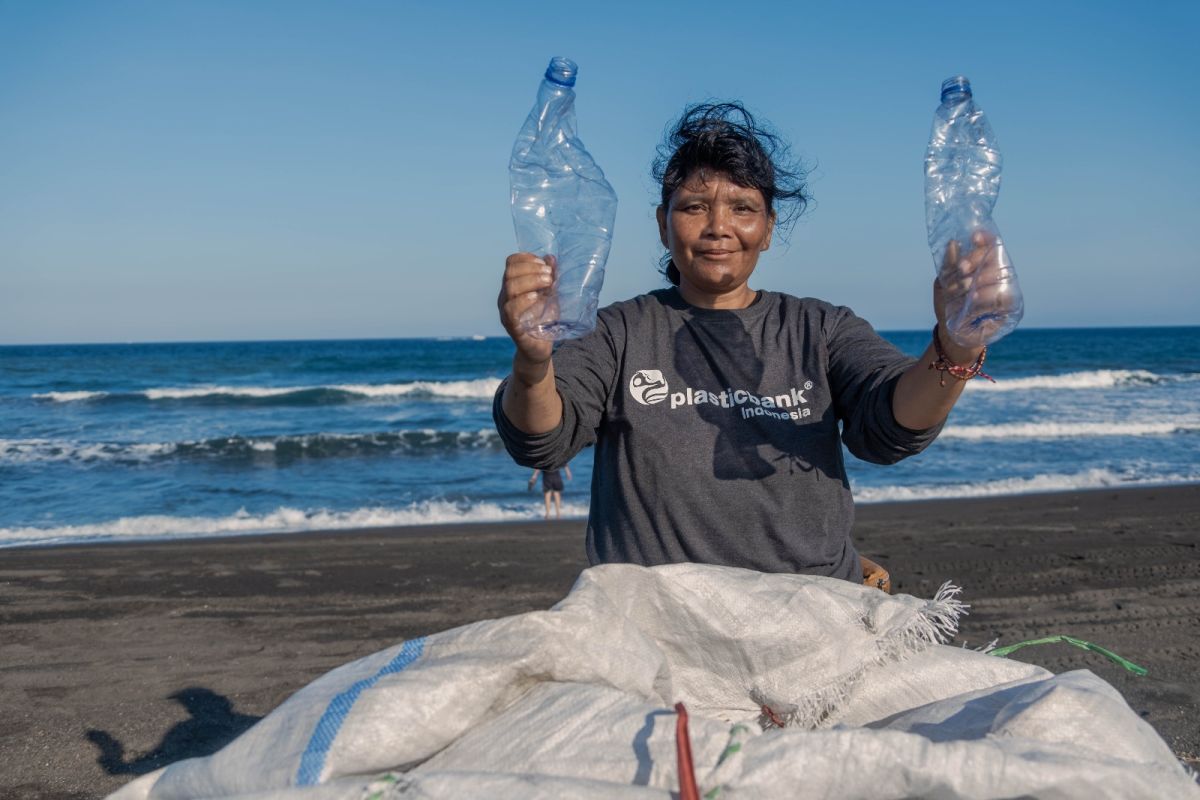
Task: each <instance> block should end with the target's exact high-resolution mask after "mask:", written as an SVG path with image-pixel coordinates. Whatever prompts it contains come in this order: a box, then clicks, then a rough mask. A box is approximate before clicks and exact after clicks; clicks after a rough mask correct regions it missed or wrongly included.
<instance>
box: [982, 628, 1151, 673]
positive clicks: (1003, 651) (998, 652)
mask: <svg viewBox="0 0 1200 800" xmlns="http://www.w3.org/2000/svg"><path fill="white" fill-rule="evenodd" d="M1058 642H1066V643H1067V644H1070V645H1074V646H1075V647H1078V648H1079V649H1080V650H1091V651H1092V652H1093V653H1099V654H1100V655H1102V656H1104V657H1105V658H1107V659H1108V660H1109V661H1111V662H1113V663H1114V664H1116V665H1118V666H1121V667H1124V668H1125V669H1127V670H1129V671H1130V672H1132V673H1133V674H1134V675H1145V674H1146V673H1147V671H1148V670H1147V669H1146V668H1145V667H1140V666H1138V665H1137V664H1135V663H1133V662H1132V661H1130V660H1129V659H1127V658H1122V657H1121V656H1119V655H1117V654H1116V653H1114V652H1113V651H1112V650H1108V649H1106V648H1103V647H1101V646H1100V645H1098V644H1092V643H1091V642H1085V641H1084V640H1083V639H1076V638H1075V637H1074V636H1064V635H1061V634H1060V635H1058V636H1047V637H1046V638H1045V639H1030V640H1029V641H1027V642H1017V643H1016V644H1009V645H1005V646H1004V647H997V648H996V649H995V650H989V651H988V655H993V656H1000V657H1001V658H1003V657H1005V656H1007V655H1008V654H1009V653H1012V652H1013V651H1015V650H1020V649H1021V648H1022V647H1028V646H1029V645H1031V644H1057V643H1058Z"/></svg>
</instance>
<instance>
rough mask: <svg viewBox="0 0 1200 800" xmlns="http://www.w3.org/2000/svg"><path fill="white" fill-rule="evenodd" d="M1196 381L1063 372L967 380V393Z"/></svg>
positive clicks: (1144, 373) (1121, 372) (1124, 372)
mask: <svg viewBox="0 0 1200 800" xmlns="http://www.w3.org/2000/svg"><path fill="white" fill-rule="evenodd" d="M1195 380H1200V374H1196V373H1189V374H1181V375H1158V374H1156V373H1153V372H1150V371H1148V370H1144V369H1096V370H1088V371H1084V372H1066V373H1063V374H1062V375H1031V376H1029V377H1027V378H1003V377H998V378H997V381H996V383H990V382H988V381H971V383H970V384H968V385H967V388H968V389H970V390H971V391H985V392H1017V391H1027V390H1029V389H1069V390H1079V389H1111V388H1116V387H1131V386H1157V385H1160V384H1164V383H1176V382H1181V381H1195Z"/></svg>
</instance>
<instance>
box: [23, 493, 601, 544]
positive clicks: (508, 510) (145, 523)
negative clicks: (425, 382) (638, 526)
mask: <svg viewBox="0 0 1200 800" xmlns="http://www.w3.org/2000/svg"><path fill="white" fill-rule="evenodd" d="M562 510H563V517H564V518H567V519H577V518H581V517H586V516H587V513H588V508H587V506H586V505H585V504H579V503H563V507H562ZM542 514H543V505H542V502H541V500H540V499H539V500H537V501H535V502H530V503H524V504H521V505H500V504H498V503H490V502H479V503H453V502H450V501H445V500H428V501H423V502H419V503H413V504H411V505H409V506H406V507H404V508H386V507H372V508H358V509H354V510H351V511H331V510H328V509H318V510H308V511H306V510H303V509H298V508H290V507H280V508H277V509H276V510H274V511H271V512H268V513H263V514H250V513H247V512H246V511H245V510H242V511H239V512H237V513H236V514H231V515H229V516H225V517H182V516H165V515H155V514H151V515H145V516H138V517H122V518H120V519H116V520H110V521H107V522H99V523H95V524H85V525H62V526H58V527H49V528H35V527H24V528H0V548H5V547H21V546H29V545H59V544H83V543H88V542H108V541H124V540H131V539H139V540H151V539H154V540H160V539H185V538H197V537H207V536H233V535H250V534H258V533H292V532H298V531H324V530H328V531H334V530H351V529H358V528H382V527H392V526H404V525H444V524H456V523H471V522H519V521H524V520H534V519H539V518H540V517H541V516H542Z"/></svg>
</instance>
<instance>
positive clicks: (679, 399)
mask: <svg viewBox="0 0 1200 800" xmlns="http://www.w3.org/2000/svg"><path fill="white" fill-rule="evenodd" d="M785 155H786V153H785V152H784V151H783V149H782V148H781V147H780V145H779V142H778V140H777V139H776V138H775V137H774V136H772V135H771V134H769V133H767V132H765V131H763V130H762V129H760V128H759V127H758V126H757V125H756V124H755V121H754V119H753V118H752V117H751V115H750V114H749V113H747V112H746V111H745V109H743V108H742V107H741V106H740V105H738V104H720V105H702V106H696V107H693V108H691V109H689V110H688V111H687V112H685V114H684V115H683V117H682V118H681V119H680V120H679V122H678V123H677V125H676V126H675V129H674V131H673V132H672V134H671V135H670V137H669V139H668V142H667V144H666V145H664V148H663V150H661V151H660V158H659V159H658V161H657V162H656V165H655V176H656V178H658V179H660V181H661V184H662V204H661V205H660V206H659V207H658V212H657V217H658V228H659V236H660V238H661V239H662V243H663V246H664V247H666V248H667V251H668V254H669V259H668V261H667V263H666V269H665V272H666V275H667V277H668V279H669V280H670V281H671V283H672V284H673V286H672V287H671V288H668V289H660V290H658V291H654V292H650V293H649V294H646V295H642V296H640V297H635V298H633V299H632V300H628V301H625V302H621V303H616V304H614V305H612V306H609V307H607V308H604V309H601V311H600V312H599V314H598V319H597V327H596V329H595V330H594V331H592V332H591V333H590V334H588V335H587V336H585V337H583V338H581V339H577V340H573V341H568V342H565V343H563V344H562V345H561V347H559V348H558V350H557V351H552V346H551V342H548V341H543V340H539V339H535V338H532V337H530V336H529V335H527V334H526V333H524V332H523V331H522V330H521V328H520V326H519V324H518V320H519V319H520V317H521V314H522V313H523V312H524V311H525V310H526V309H528V308H529V307H530V306H531V305H532V304H533V303H535V302H537V300H538V295H539V293H540V292H544V291H546V290H547V288H548V287H549V286H550V285H551V284H552V282H553V270H552V267H551V266H550V265H549V264H548V263H546V262H544V261H542V260H541V259H539V258H537V257H535V256H532V255H530V254H528V253H517V254H514V255H512V256H509V258H508V260H507V262H506V267H505V274H504V280H503V283H502V286H501V291H500V297H499V301H498V302H499V309H500V318H501V321H502V323H503V324H504V327H505V330H506V331H508V333H509V335H510V336H511V337H512V339H513V342H514V343H515V344H516V354H515V355H514V357H513V371H512V374H511V375H510V376H509V378H508V379H507V380H506V381H505V382H504V384H503V385H502V386H501V388H500V390H499V391H498V392H497V397H496V403H495V407H494V416H495V418H496V424H497V427H498V429H499V431H500V434H501V437H502V438H503V439H504V442H505V445H506V446H507V447H508V449H509V452H510V453H511V454H512V455H513V457H514V458H515V459H516V460H517V462H518V463H520V464H523V465H526V466H530V467H540V466H552V465H554V464H561V463H566V461H567V460H568V459H569V458H570V457H571V456H573V455H574V454H576V453H578V452H579V450H580V449H582V448H583V447H585V446H587V445H590V444H595V447H596V452H595V469H594V471H593V478H592V503H591V514H590V516H589V519H588V532H587V553H588V557H589V559H590V560H591V562H592V563H593V564H596V563H604V562H632V563H637V564H645V565H654V564H663V563H672V562H681V561H692V562H700V563H710V564H725V565H731V566H739V567H746V568H750V569H755V570H760V571H765V572H799V573H809V574H821V575H829V576H835V577H839V578H844V579H847V580H854V581H861V580H862V571H863V568H862V565H861V562H860V559H859V556H858V553H857V552H856V551H855V549H854V545H853V543H852V542H851V539H850V529H851V526H852V524H853V519H854V506H853V499H852V497H851V494H850V486H849V482H848V480H847V477H846V471H845V467H844V465H843V462H842V447H841V445H842V443H843V442H844V443H845V444H846V446H847V448H848V449H849V450H850V452H851V453H853V454H854V455H855V456H857V457H859V458H862V459H865V460H867V461H871V462H874V463H881V464H886V463H893V462H895V461H898V460H900V459H901V458H904V457H907V456H910V455H913V454H915V453H918V452H920V451H921V450H923V449H924V448H925V447H926V446H927V445H928V444H929V443H930V442H932V441H933V439H934V438H935V437H936V436H937V433H938V431H939V430H940V429H941V426H942V423H943V422H944V421H945V419H946V416H947V415H948V414H949V412H950V409H951V408H952V407H953V406H954V403H955V401H956V400H957V399H958V396H959V394H960V393H961V392H962V388H963V382H964V380H965V379H967V378H969V377H973V376H974V375H975V374H978V373H979V366H980V364H981V363H982V355H983V354H982V352H980V351H975V350H968V349H964V348H961V347H958V346H957V345H955V344H954V342H953V341H952V340H951V339H950V337H949V335H948V334H947V332H946V327H945V298H944V295H943V292H942V290H941V288H940V287H939V286H938V284H937V283H936V282H935V286H934V293H933V299H934V312H935V315H936V317H937V320H938V323H937V326H936V328H935V333H936V336H937V339H938V340H939V341H940V345H941V347H942V348H943V350H942V352H941V353H939V352H938V350H937V345H936V344H935V343H933V342H931V344H930V346H929V348H927V349H926V352H925V354H924V355H923V356H922V357H921V359H919V360H918V361H916V362H914V361H912V360H911V359H909V358H907V357H906V356H904V355H903V354H902V353H900V352H899V351H898V350H897V349H896V348H895V347H893V346H892V345H891V344H889V343H888V342H886V341H884V340H883V339H882V338H880V337H879V336H878V335H877V334H876V333H875V331H874V330H873V329H872V328H871V326H870V325H868V324H867V323H866V322H864V321H863V320H861V319H859V318H858V317H856V316H855V315H854V314H853V312H851V311H850V310H849V309H847V308H842V307H835V306H832V305H830V304H828V303H825V302H823V301H820V300H814V299H811V298H806V299H799V298H795V297H791V296H789V295H783V294H779V293H776V292H770V291H763V290H755V289H753V288H751V286H750V279H751V277H752V275H753V273H754V268H755V266H756V265H757V263H758V258H759V255H760V254H761V253H763V252H764V251H766V250H767V249H768V248H769V247H770V246H771V239H772V236H773V235H774V233H775V229H776V227H777V223H779V222H780V220H782V224H784V225H786V224H787V222H788V221H789V220H791V219H793V218H794V216H795V214H797V213H799V211H800V210H802V209H803V206H804V203H805V201H806V199H807V198H806V196H805V186H804V183H803V174H802V172H800V171H799V170H798V169H796V170H789V169H788V168H787V165H786V164H785V163H784V160H785ZM979 243H980V244H983V243H984V242H982V240H981V241H980V242H979ZM989 249H990V248H987V247H977V248H975V250H974V252H973V254H972V256H971V260H969V261H964V262H961V263H959V262H958V261H957V259H956V258H955V257H954V255H955V254H948V256H949V258H948V265H949V269H948V272H949V273H950V274H952V275H956V276H958V279H960V280H961V279H964V278H965V276H967V275H970V274H971V273H972V272H974V271H975V270H978V269H980V268H985V267H986V266H987V265H986V264H984V263H983V262H982V258H983V255H984V254H985V253H986V252H987V251H988V250H989ZM944 280H949V279H948V278H944ZM931 366H935V367H936V369H931V368H930V367H931ZM947 373H949V374H950V375H952V376H953V377H954V378H957V380H949V381H947V380H946V379H945V378H946V375H947ZM839 424H840V426H841V428H840V430H839Z"/></svg>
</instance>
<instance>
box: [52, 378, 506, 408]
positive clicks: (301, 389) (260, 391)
mask: <svg viewBox="0 0 1200 800" xmlns="http://www.w3.org/2000/svg"><path fill="white" fill-rule="evenodd" d="M499 386H500V379H499V378H476V379H473V380H465V381H411V382H408V383H384V384H368V383H344V384H330V385H323V386H217V385H206V386H179V387H164V388H156V389H144V390H141V391H137V392H116V391H112V392H104V391H68V392H39V393H38V394H34V395H32V397H33V399H35V400H43V401H49V402H53V403H79V402H97V401H107V402H119V401H121V402H130V401H152V402H153V401H164V400H166V401H201V402H212V403H224V404H232V403H238V402H241V403H253V404H264V403H271V402H286V403H291V404H297V405H308V404H312V405H321V404H331V403H339V402H342V403H348V402H354V401H357V400H363V399H372V400H376V399H398V398H405V397H439V398H449V399H467V400H491V399H492V396H493V395H495V393H496V389H497V388H499Z"/></svg>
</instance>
